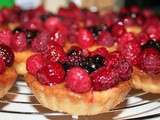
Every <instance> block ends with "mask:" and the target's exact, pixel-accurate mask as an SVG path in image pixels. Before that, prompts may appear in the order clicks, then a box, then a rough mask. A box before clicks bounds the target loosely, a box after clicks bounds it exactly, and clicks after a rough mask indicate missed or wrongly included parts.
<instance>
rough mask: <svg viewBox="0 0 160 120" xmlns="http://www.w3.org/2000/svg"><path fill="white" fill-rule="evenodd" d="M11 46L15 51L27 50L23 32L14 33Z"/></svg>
mask: <svg viewBox="0 0 160 120" xmlns="http://www.w3.org/2000/svg"><path fill="white" fill-rule="evenodd" d="M11 45H12V48H13V49H14V50H15V51H23V50H25V49H26V48H27V40H26V35H25V33H23V32H20V33H15V34H14V36H13V38H12V42H11Z"/></svg>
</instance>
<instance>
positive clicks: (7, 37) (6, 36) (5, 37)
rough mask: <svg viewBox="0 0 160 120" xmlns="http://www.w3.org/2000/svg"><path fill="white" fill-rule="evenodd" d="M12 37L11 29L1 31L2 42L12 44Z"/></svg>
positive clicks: (0, 41)
mask: <svg viewBox="0 0 160 120" xmlns="http://www.w3.org/2000/svg"><path fill="white" fill-rule="evenodd" d="M11 39H12V32H11V31H10V30H2V31H0V44H5V45H7V46H10V44H11Z"/></svg>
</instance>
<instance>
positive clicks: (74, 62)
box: [63, 56, 84, 70]
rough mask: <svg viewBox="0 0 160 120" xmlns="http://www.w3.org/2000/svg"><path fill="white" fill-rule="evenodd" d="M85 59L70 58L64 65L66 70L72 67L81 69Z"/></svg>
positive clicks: (78, 57) (80, 57)
mask: <svg viewBox="0 0 160 120" xmlns="http://www.w3.org/2000/svg"><path fill="white" fill-rule="evenodd" d="M83 59H84V57H82V56H68V58H67V60H66V61H65V62H64V63H63V68H64V70H68V69H69V68H71V67H81V66H82V61H83Z"/></svg>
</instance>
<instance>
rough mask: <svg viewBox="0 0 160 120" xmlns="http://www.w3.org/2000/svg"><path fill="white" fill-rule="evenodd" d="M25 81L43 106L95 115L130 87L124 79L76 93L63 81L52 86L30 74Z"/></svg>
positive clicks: (55, 109)
mask: <svg viewBox="0 0 160 120" xmlns="http://www.w3.org/2000/svg"><path fill="white" fill-rule="evenodd" d="M26 81H27V83H28V85H29V87H30V88H31V90H32V92H33V94H34V95H35V97H36V98H37V99H38V101H39V102H40V103H41V104H42V105H43V106H44V107H46V108H49V109H51V110H53V111H60V112H66V113H69V114H71V115H95V114H99V113H104V112H107V111H109V110H111V109H113V108H114V107H115V106H116V105H118V104H119V103H121V102H122V101H124V99H125V97H126V96H127V94H128V92H129V91H130V89H131V86H130V82H129V81H124V82H121V83H119V84H118V85H116V86H115V87H113V88H110V89H108V90H104V91H92V92H91V91H90V92H88V93H84V94H78V93H74V92H72V91H70V90H69V89H68V88H66V87H65V84H64V83H62V84H57V85H54V86H45V85H42V84H40V83H39V81H38V80H37V79H36V78H35V77H34V76H32V75H31V74H27V75H26Z"/></svg>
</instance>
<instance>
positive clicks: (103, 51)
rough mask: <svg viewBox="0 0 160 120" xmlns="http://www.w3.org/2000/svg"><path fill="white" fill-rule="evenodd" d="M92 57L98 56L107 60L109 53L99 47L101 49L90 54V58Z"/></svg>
mask: <svg viewBox="0 0 160 120" xmlns="http://www.w3.org/2000/svg"><path fill="white" fill-rule="evenodd" d="M94 55H100V56H102V57H104V58H107V57H108V55H109V53H108V51H107V49H106V48H104V47H101V48H98V49H96V50H95V51H93V52H91V56H94Z"/></svg>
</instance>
